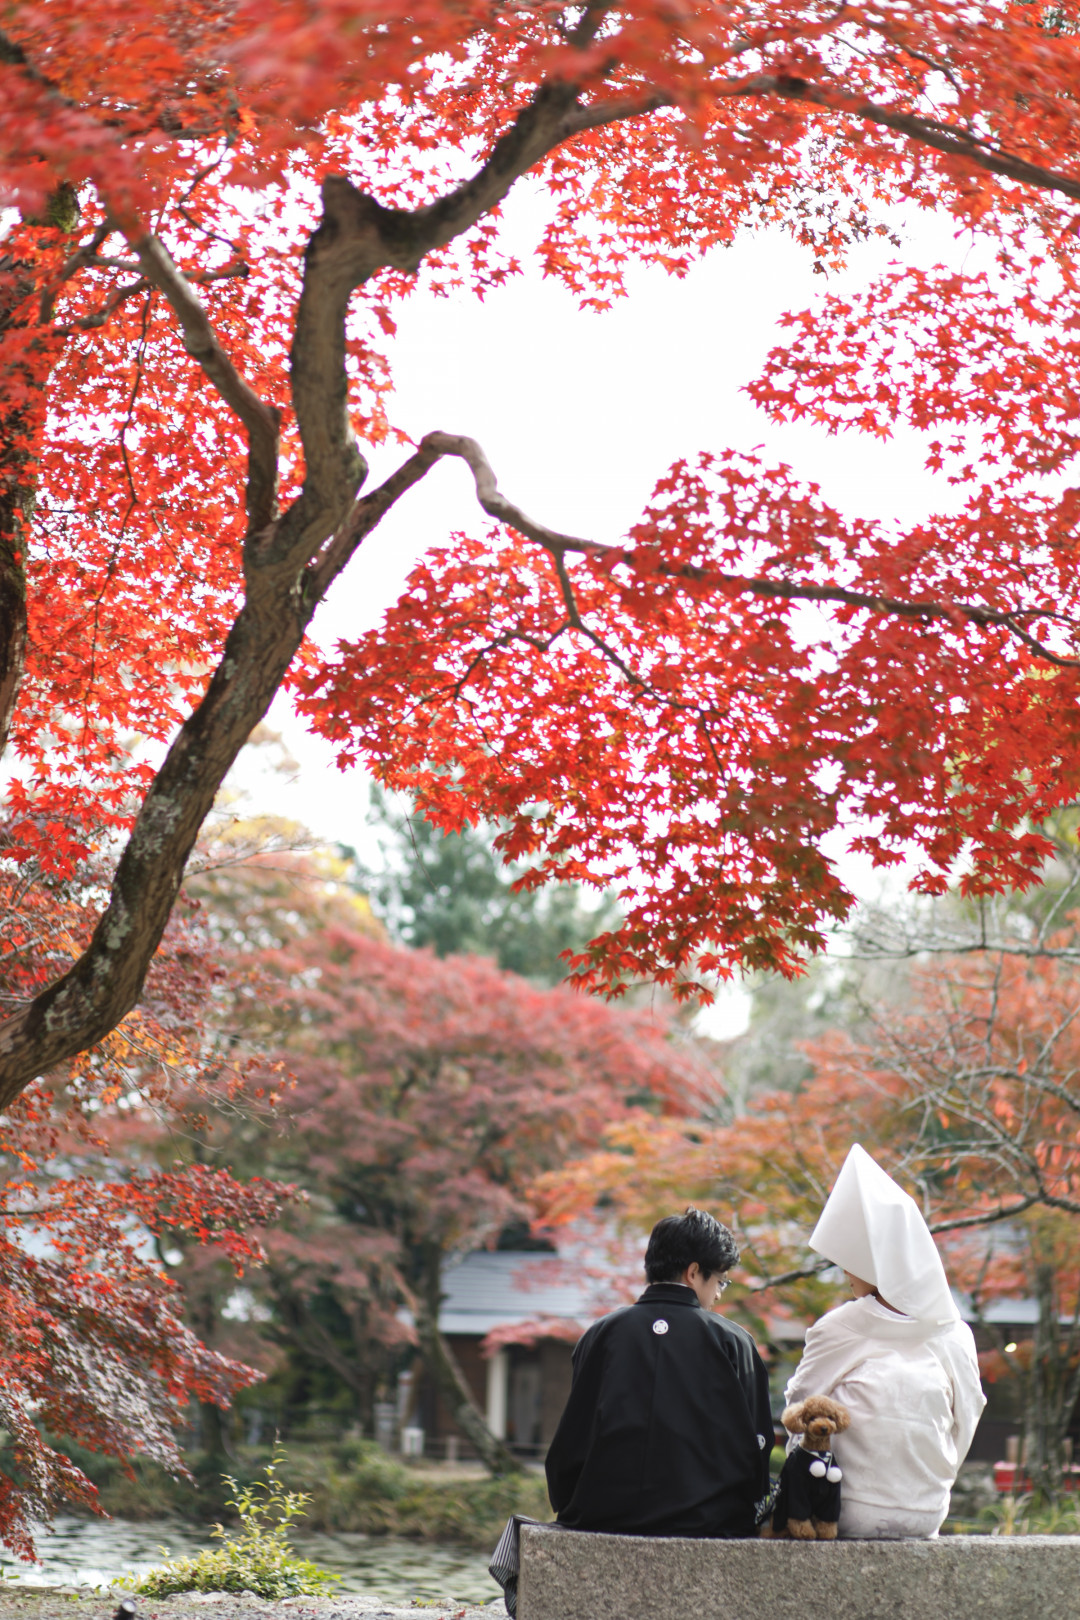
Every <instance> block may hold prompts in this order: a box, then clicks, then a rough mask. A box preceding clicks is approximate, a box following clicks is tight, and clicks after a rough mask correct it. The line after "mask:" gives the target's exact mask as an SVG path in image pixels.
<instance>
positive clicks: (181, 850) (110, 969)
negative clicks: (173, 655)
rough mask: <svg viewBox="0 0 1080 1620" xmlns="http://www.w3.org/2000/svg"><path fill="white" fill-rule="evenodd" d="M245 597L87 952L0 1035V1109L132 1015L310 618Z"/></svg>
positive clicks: (297, 608) (299, 608) (148, 803)
mask: <svg viewBox="0 0 1080 1620" xmlns="http://www.w3.org/2000/svg"><path fill="white" fill-rule="evenodd" d="M290 605H291V606H292V610H293V611H292V613H291V614H290V613H288V612H283V611H282V603H281V601H280V598H279V597H273V596H270V597H269V599H268V600H266V599H264V598H263V596H262V593H260V592H259V591H258V589H256V590H255V591H254V592H253V593H252V594H250V595H249V598H248V601H247V603H246V604H245V606H244V608H243V609H242V610H241V612H240V614H239V616H238V618H237V620H236V623H235V624H234V626H233V628H232V631H231V632H230V634H229V637H228V640H227V642H226V644H225V653H224V657H223V658H222V660H221V662H220V664H219V665H218V667H217V669H216V670H215V672H214V675H213V677H212V679H211V682H210V686H209V689H208V691H207V693H206V696H205V697H204V699H203V701H202V702H201V703H200V704H199V706H198V708H197V709H196V710H195V711H194V713H193V714H192V715H191V716H190V717H189V719H188V720H187V721H186V722H185V724H184V725H183V727H182V728H181V730H180V733H179V736H178V737H177V739H176V741H175V742H174V744H173V746H172V748H171V749H170V750H169V753H168V755H167V756H166V759H165V762H164V764H163V765H162V768H161V770H160V771H159V772H158V775H157V777H156V778H155V780H154V782H153V785H152V786H151V788H150V790H149V792H148V793H147V795H146V798H145V800H144V801H143V805H142V808H141V810H140V812H139V815H138V818H137V820H136V823H135V827H134V829H133V830H132V834H131V837H130V839H129V841H128V843H127V846H126V847H125V849H124V852H123V854H122V856H121V858H120V862H119V865H118V867H117V871H116V877H115V880H114V885H113V892H112V897H111V900H110V903H109V906H108V908H107V910H106V911H105V912H104V914H103V915H102V917H101V919H100V921H99V922H98V925H97V928H96V929H95V931H94V935H93V938H92V940H91V943H90V946H89V948H88V949H87V950H86V951H85V952H84V953H83V955H82V957H80V959H79V960H78V961H77V962H76V963H75V965H74V967H73V968H72V969H71V970H70V972H68V973H67V974H65V975H64V977H63V978H61V979H59V980H57V981H56V983H55V984H53V985H51V986H50V987H49V988H48V990H46V991H45V992H44V993H43V994H42V995H40V996H38V997H37V998H36V1000H35V1001H33V1002H32V1003H30V1005H29V1006H27V1007H26V1008H23V1009H21V1010H20V1011H19V1012H16V1013H15V1014H13V1015H12V1017H11V1018H9V1019H8V1020H7V1022H6V1023H5V1024H4V1025H3V1026H0V1108H5V1107H7V1105H8V1104H9V1103H10V1102H11V1101H12V1100H13V1098H15V1097H17V1096H18V1095H19V1093H20V1091H22V1089H23V1087H24V1086H25V1085H26V1084H27V1083H28V1082H29V1080H31V1079H32V1078H33V1077H34V1075H35V1074H39V1073H42V1072H43V1071H47V1070H48V1069H50V1068H53V1067H55V1066H56V1064H58V1063H60V1062H62V1061H63V1059H64V1058H65V1057H67V1056H68V1055H69V1054H70V1053H71V1051H72V1050H73V1044H72V1043H73V1042H77V1043H78V1045H80V1046H89V1045H92V1044H93V1043H94V1042H96V1041H99V1040H101V1039H102V1038H103V1037H104V1036H105V1035H107V1034H108V1033H109V1031H110V1030H111V1029H112V1028H114V1026H115V1025H116V1023H117V1022H118V1021H119V1019H121V1018H122V1017H123V1016H124V1014H125V1013H127V1012H128V1011H130V1009H131V1008H132V1007H133V1006H134V1005H135V1002H136V1001H137V999H138V996H139V993H140V991H141V989H142V984H143V980H144V978H145V976H146V970H147V967H148V965H149V963H150V960H151V958H152V956H153V954H154V951H155V950H156V949H157V946H158V943H159V942H160V939H161V936H162V933H163V932H164V929H165V925H166V923H167V921H168V918H169V914H170V912H171V910H172V906H173V903H174V901H175V899H176V895H177V893H178V891H179V888H180V883H181V879H182V877H183V873H184V866H185V863H186V861H187V858H188V856H189V855H190V853H191V850H192V848H193V846H194V843H195V839H196V837H197V836H198V832H199V828H200V827H201V825H202V823H203V820H204V819H205V817H206V815H207V814H208V812H209V811H210V809H211V807H212V805H213V802H214V797H215V795H216V793H217V790H218V787H219V786H220V784H221V782H222V781H223V780H224V778H225V776H226V774H227V772H228V770H229V768H230V766H231V765H232V763H233V761H234V760H235V759H236V757H237V755H238V754H239V752H240V750H241V748H242V747H243V746H244V743H245V742H246V741H247V738H248V736H249V735H250V733H251V731H252V729H253V727H254V726H255V725H256V724H257V722H258V721H259V720H260V719H261V718H262V717H263V715H264V714H265V713H266V710H267V709H268V708H269V706H270V702H271V700H272V698H273V696H274V693H275V692H276V691H277V688H278V686H279V684H280V682H281V679H282V676H283V675H284V673H285V671H286V670H287V668H288V666H289V663H290V662H291V660H292V658H293V656H294V654H295V652H296V650H297V648H298V647H299V645H300V641H301V639H302V637H303V633H304V629H305V627H306V625H307V622H308V619H309V618H310V613H311V609H310V607H308V606H307V605H306V604H303V599H302V596H301V593H300V591H299V590H297V591H294V592H293V593H292V597H291V604H290Z"/></svg>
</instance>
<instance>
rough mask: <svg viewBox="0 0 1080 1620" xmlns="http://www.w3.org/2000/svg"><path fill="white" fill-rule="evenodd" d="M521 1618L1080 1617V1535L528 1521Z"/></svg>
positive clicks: (814, 1619) (1011, 1619) (917, 1619)
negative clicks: (808, 1535)
mask: <svg viewBox="0 0 1080 1620" xmlns="http://www.w3.org/2000/svg"><path fill="white" fill-rule="evenodd" d="M518 1620H1080V1536H942V1537H940V1538H938V1539H937V1540H934V1541H832V1542H826V1541H812V1542H805V1541H691V1540H685V1539H682V1538H678V1537H672V1538H670V1539H666V1540H659V1539H651V1538H648V1537H644V1536H600V1535H590V1534H586V1533H584V1532H581V1531H559V1530H550V1529H545V1528H543V1527H533V1526H530V1525H525V1526H523V1527H522V1532H521V1581H520V1586H519V1598H518Z"/></svg>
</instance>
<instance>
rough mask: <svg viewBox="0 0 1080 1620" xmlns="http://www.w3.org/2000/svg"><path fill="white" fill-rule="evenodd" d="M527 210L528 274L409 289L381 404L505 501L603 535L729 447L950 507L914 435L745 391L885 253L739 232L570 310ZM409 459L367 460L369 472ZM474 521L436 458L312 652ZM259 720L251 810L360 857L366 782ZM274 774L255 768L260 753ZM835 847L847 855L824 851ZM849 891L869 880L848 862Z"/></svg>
mask: <svg viewBox="0 0 1080 1620" xmlns="http://www.w3.org/2000/svg"><path fill="white" fill-rule="evenodd" d="M537 207H538V202H537V199H536V198H535V197H534V196H530V195H529V194H524V195H522V196H521V197H520V198H518V199H512V200H511V205H510V206H509V207H508V208H507V210H506V229H507V232H508V234H509V236H510V238H511V242H512V249H513V251H515V252H517V253H518V255H519V257H521V259H522V261H523V263H524V266H525V273H524V274H523V275H522V276H520V277H518V278H516V279H515V280H513V281H511V282H510V283H509V284H507V285H506V286H504V287H502V288H497V289H495V290H494V291H492V292H489V293H488V294H487V296H486V298H485V300H484V301H483V302H482V303H481V302H479V301H478V300H476V299H475V298H473V297H471V296H460V297H457V298H454V299H450V300H448V299H434V298H425V297H420V296H417V297H416V298H414V299H413V300H411V301H410V302H409V303H408V304H406V305H405V306H404V307H403V309H402V311H401V314H400V325H399V333H398V337H397V339H396V342H395V345H394V349H393V360H394V367H395V376H396V386H397V394H396V399H395V401H394V402H393V404H392V407H391V412H392V416H393V418H394V420H395V421H396V422H397V423H399V424H400V425H401V426H402V427H404V428H405V429H406V431H408V432H409V433H410V434H411V435H412V436H413V437H415V438H419V437H420V436H421V435H422V434H423V433H425V432H429V431H431V430H433V429H442V430H445V431H447V432H454V433H467V434H470V435H472V436H473V437H474V438H476V439H478V440H479V441H480V443H481V444H482V445H483V446H484V449H485V450H486V452H487V454H488V457H489V459H490V461H491V463H492V465H493V467H494V469H495V474H496V477H497V478H498V480H499V483H500V486H501V488H502V489H503V491H504V493H505V494H506V495H507V496H508V497H509V498H510V499H512V500H514V501H516V502H517V503H518V504H519V505H520V506H522V507H523V508H524V509H525V511H527V512H528V513H530V515H533V516H535V517H537V518H538V519H539V520H541V521H542V522H544V523H547V524H549V525H551V526H553V527H556V528H560V529H562V530H564V531H568V532H570V533H576V534H580V535H584V536H588V537H590V538H595V539H597V540H606V541H614V540H616V539H618V538H619V537H620V536H621V534H622V533H623V532H624V530H625V529H626V527H627V526H628V525H629V524H631V523H632V522H633V521H634V520H635V519H636V518H637V517H638V516H639V514H640V511H641V508H642V506H643V504H644V503H645V501H646V500H647V498H648V496H649V495H650V493H651V491H652V488H653V485H654V484H655V482H656V480H657V479H658V478H659V477H660V476H661V474H662V473H664V472H665V471H666V469H667V468H668V467H669V465H670V464H671V463H672V462H673V461H675V460H677V459H678V458H679V457H682V456H693V455H695V454H696V453H697V452H698V451H700V450H706V449H708V450H718V449H720V448H723V447H725V446H732V447H735V448H739V449H743V450H748V449H751V448H753V447H754V446H756V445H764V447H765V452H766V455H767V457H768V458H769V459H771V460H777V461H780V460H783V461H787V462H789V463H790V464H791V465H792V466H793V467H794V469H795V470H796V472H797V473H799V474H800V475H802V476H803V477H805V478H807V479H813V480H815V481H816V482H818V483H819V484H820V485H821V488H822V494H823V496H824V498H825V499H826V500H827V501H829V502H831V503H832V504H834V505H836V506H838V507H839V508H840V509H841V510H843V511H845V512H846V513H849V514H858V515H861V516H866V517H879V518H883V519H896V520H899V521H901V522H903V523H905V524H907V523H911V522H913V521H917V520H919V519H920V518H922V517H924V516H926V515H927V514H929V513H931V512H933V511H941V510H945V509H948V508H951V507H955V506H956V505H957V504H958V503H959V499H960V497H959V495H958V493H957V492H956V491H955V490H951V489H950V488H949V487H948V486H947V485H946V484H945V483H944V481H943V480H942V479H940V478H939V479H936V480H935V479H932V478H931V477H930V476H929V475H928V474H927V473H926V471H925V470H924V466H923V446H922V443H921V441H920V440H919V438H918V437H917V436H916V435H915V434H913V433H903V434H900V435H898V436H896V437H895V438H893V439H892V440H890V441H888V442H886V443H881V442H872V441H870V440H868V439H866V438H863V437H859V436H856V435H854V434H845V435H842V436H837V437H832V438H830V437H829V436H827V435H826V434H825V433H823V432H822V431H821V430H820V429H817V428H814V427H811V426H806V425H801V424H800V425H798V426H790V427H777V426H775V425H774V424H772V423H771V422H769V421H768V419H767V418H766V417H765V416H764V415H763V414H762V413H761V412H760V411H758V410H757V409H756V407H754V405H753V404H752V402H751V401H750V400H749V399H748V398H747V397H746V395H745V394H743V393H742V392H741V388H742V387H743V385H744V384H745V383H746V382H748V381H749V380H750V378H751V377H753V376H754V375H755V373H756V372H757V371H758V369H759V368H760V366H761V363H762V361H763V359H764V357H765V355H766V353H767V352H768V350H769V348H770V347H771V346H772V345H773V344H774V343H775V342H776V341H777V340H778V339H779V338H780V337H781V336H782V334H781V333H780V332H779V330H778V328H777V325H776V322H777V319H778V317H779V316H780V315H781V314H782V313H783V311H785V310H787V309H803V308H806V307H807V306H809V305H811V304H812V303H813V302H814V301H815V299H816V298H818V297H819V296H820V295H821V294H822V293H824V292H825V291H826V290H828V291H832V290H836V289H838V288H839V289H842V288H843V287H845V286H848V285H850V286H861V285H865V282H866V280H867V279H869V277H870V276H872V275H873V274H874V273H875V272H876V271H878V270H880V269H881V268H882V267H883V266H884V265H885V264H886V263H887V262H888V261H889V260H890V259H891V258H892V257H894V256H895V250H894V249H892V248H891V247H890V246H888V244H884V243H878V242H874V243H871V244H867V245H864V246H861V247H859V248H857V249H856V250H855V251H854V253H853V256H852V260H851V264H850V265H849V267H848V269H847V270H846V271H845V272H844V273H843V275H842V276H829V277H825V276H817V275H814V274H813V273H812V269H811V264H812V261H811V258H810V255H809V254H808V253H807V252H806V251H805V250H803V249H801V248H799V247H797V246H796V245H794V244H793V243H792V242H791V241H790V240H789V239H788V238H787V237H785V236H783V235H781V234H780V233H778V232H769V233H763V234H761V235H758V236H747V237H745V238H743V239H742V240H740V241H738V242H737V243H736V244H735V245H734V246H732V247H730V248H728V249H724V250H718V251H716V252H715V253H713V254H712V255H711V257H710V258H709V259H708V260H706V261H705V262H704V263H703V264H701V265H700V266H699V267H698V268H697V269H696V270H695V271H694V272H693V273H692V274H691V275H690V276H688V277H687V278H686V279H685V280H683V281H677V280H673V279H672V278H670V277H668V276H667V275H665V274H664V273H663V272H662V271H660V270H641V269H639V270H636V271H634V272H632V273H631V276H630V282H631V295H630V297H629V298H627V299H626V300H624V301H622V302H620V303H619V304H617V305H616V307H615V308H614V309H613V310H612V311H610V312H608V313H605V314H593V313H582V312H581V311H580V310H579V309H578V307H577V304H576V301H575V300H574V299H573V297H572V296H571V295H570V294H569V293H567V292H566V291H564V290H563V289H562V288H561V287H560V286H558V285H556V284H554V283H551V282H548V281H545V280H544V279H543V277H542V276H541V274H540V271H539V268H538V267H534V265H533V263H532V262H531V259H530V248H531V244H532V242H533V241H534V240H535V237H536V234H537V232H536V224H535V221H536V217H537V214H536V210H537ZM915 228H916V231H917V243H918V257H919V258H920V260H921V261H922V262H925V263H931V262H935V261H936V260H943V261H945V262H948V263H951V264H953V265H957V266H958V265H959V264H960V263H961V262H963V260H964V259H965V257H966V255H967V252H968V246H967V244H966V243H963V242H958V241H954V240H953V239H952V237H951V235H950V234H948V231H947V228H946V227H943V225H942V223H941V222H940V221H936V220H930V219H928V218H927V217H926V216H921V217H920V218H919V219H918V220H917V221H916V222H915ZM405 453H406V452H403V451H402V450H400V449H393V448H389V449H382V450H380V451H378V452H376V453H375V455H374V456H373V457H372V470H371V480H372V481H377V480H379V479H381V478H382V477H384V476H385V475H386V473H387V472H388V471H389V470H390V469H391V468H392V467H393V466H394V465H396V464H397V463H398V462H399V461H400V460H401V459H403V455H404V454H405ZM486 522H487V519H486V518H484V516H483V514H482V513H480V511H479V508H478V507H477V505H476V501H475V496H474V494H473V489H472V481H471V478H470V476H469V474H468V472H467V470H466V469H465V468H464V467H463V466H462V465H461V463H459V462H456V461H455V462H449V463H448V462H443V463H441V464H440V465H439V466H438V467H437V468H436V469H435V470H434V471H433V472H432V473H430V474H429V475H428V478H427V479H426V481H425V482H424V483H423V484H422V485H421V486H419V487H418V488H417V489H415V490H413V491H411V492H410V493H409V495H407V496H406V497H405V498H404V499H403V500H402V501H401V502H400V503H399V505H398V506H397V508H396V509H395V510H394V512H393V513H392V514H391V515H390V516H389V517H388V518H387V519H386V520H384V522H383V524H382V526H381V527H380V528H379V529H378V530H377V531H376V532H375V533H374V534H373V535H372V536H371V538H370V539H368V540H367V541H366V542H365V545H364V547H363V549H362V550H361V552H360V553H359V554H358V555H357V557H356V558H355V559H354V561H353V562H352V564H351V565H350V568H349V570H348V572H347V574H346V575H345V576H344V577H343V578H342V579H340V580H339V581H338V582H337V583H336V585H335V586H334V588H333V591H332V593H331V595H330V598H329V600H328V601H327V602H326V603H325V604H324V605H323V606H322V607H321V608H320V610H319V613H318V615H317V618H316V621H315V626H314V630H315V634H316V636H317V638H318V640H319V641H320V642H321V643H322V644H323V645H332V644H333V642H334V641H335V640H336V639H337V638H338V637H340V636H355V635H356V634H357V633H358V632H359V631H361V630H363V629H365V628H367V627H369V626H371V625H373V624H375V623H377V622H378V620H379V618H380V616H381V615H382V614H383V613H384V611H385V610H386V608H387V607H388V606H389V605H390V604H391V603H392V602H393V601H394V600H395V599H396V597H397V596H398V594H399V592H400V590H401V587H402V585H403V583H404V581H405V578H406V576H407V574H408V572H409V569H410V567H411V566H412V564H413V563H414V562H415V561H416V559H417V558H418V557H419V556H420V555H421V554H422V553H423V552H424V551H425V550H427V549H428V548H429V547H430V546H432V545H437V544H439V543H440V542H441V541H443V540H444V539H445V538H446V537H447V535H448V534H449V533H450V531H451V530H453V529H455V528H470V527H471V528H473V529H474V530H476V529H477V528H478V525H480V524H484V523H486ZM269 724H270V725H271V726H272V727H273V728H274V729H275V730H277V731H280V732H281V733H282V734H283V738H284V740H285V741H286V743H287V745H288V748H289V750H290V752H291V753H292V754H293V756H294V757H295V759H296V760H297V762H298V764H299V770H298V772H297V773H296V774H295V775H292V776H282V775H281V774H280V773H275V772H272V771H271V770H269V769H267V768H266V766H265V765H262V764H259V763H258V762H256V761H255V760H252V759H251V758H250V756H248V758H247V759H246V760H245V761H244V762H243V763H242V765H241V766H240V767H238V771H237V773H236V775H235V777H234V785H235V786H236V787H238V788H241V787H242V789H243V790H244V792H245V796H246V801H247V802H246V804H245V809H248V808H250V811H252V812H261V813H273V814H277V815H283V816H288V817H290V818H292V819H295V820H297V821H300V822H303V823H304V824H305V825H306V826H307V827H308V828H309V829H310V830H311V832H312V833H313V834H314V835H315V836H316V837H318V838H319V839H326V840H327V841H331V840H335V841H336V840H340V841H341V842H344V843H347V844H352V845H354V846H355V847H357V848H358V849H360V850H361V851H362V852H367V853H369V854H370V853H371V852H372V838H371V834H370V833H369V832H368V831H367V829H366V828H365V825H364V817H365V811H366V806H367V781H366V778H365V776H364V774H363V772H361V771H358V770H353V771H350V772H347V773H342V772H340V771H338V770H337V768H336V767H335V765H334V763H333V751H332V749H331V748H330V747H329V746H328V745H326V744H325V743H323V742H321V741H320V740H319V739H317V738H315V737H312V736H311V735H310V734H309V733H307V732H306V731H305V730H304V728H303V727H302V725H301V724H300V723H299V722H298V721H297V719H296V717H295V716H294V715H293V714H292V712H291V709H290V707H289V705H288V703H287V701H286V700H285V699H281V698H279V700H278V701H277V703H276V704H275V705H274V708H273V709H272V711H271V714H270V716H269ZM267 763H268V762H267ZM833 853H834V854H835V855H841V854H842V851H841V850H840V849H836V850H834V851H833ZM844 871H845V875H846V876H847V878H848V881H849V882H852V883H853V884H854V885H855V887H856V889H857V891H860V892H862V893H863V894H864V895H868V894H869V893H871V892H876V890H877V887H878V880H877V878H876V877H874V875H873V874H872V873H870V871H869V869H867V868H863V869H860V868H859V867H858V866H856V865H854V864H853V863H852V861H851V859H850V857H844ZM744 999H745V998H743V997H741V996H740V995H738V994H737V993H735V994H734V995H733V996H731V997H729V998H727V1001H726V1004H725V1006H724V1007H722V1008H719V1009H718V1010H716V1011H714V1012H713V1013H712V1014H711V1015H709V1016H708V1026H709V1029H710V1032H711V1033H717V1034H721V1033H729V1032H730V1031H731V1030H732V1029H733V1028H735V1027H738V1024H739V1022H740V1021H741V1019H742V1017H743V1005H744Z"/></svg>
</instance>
